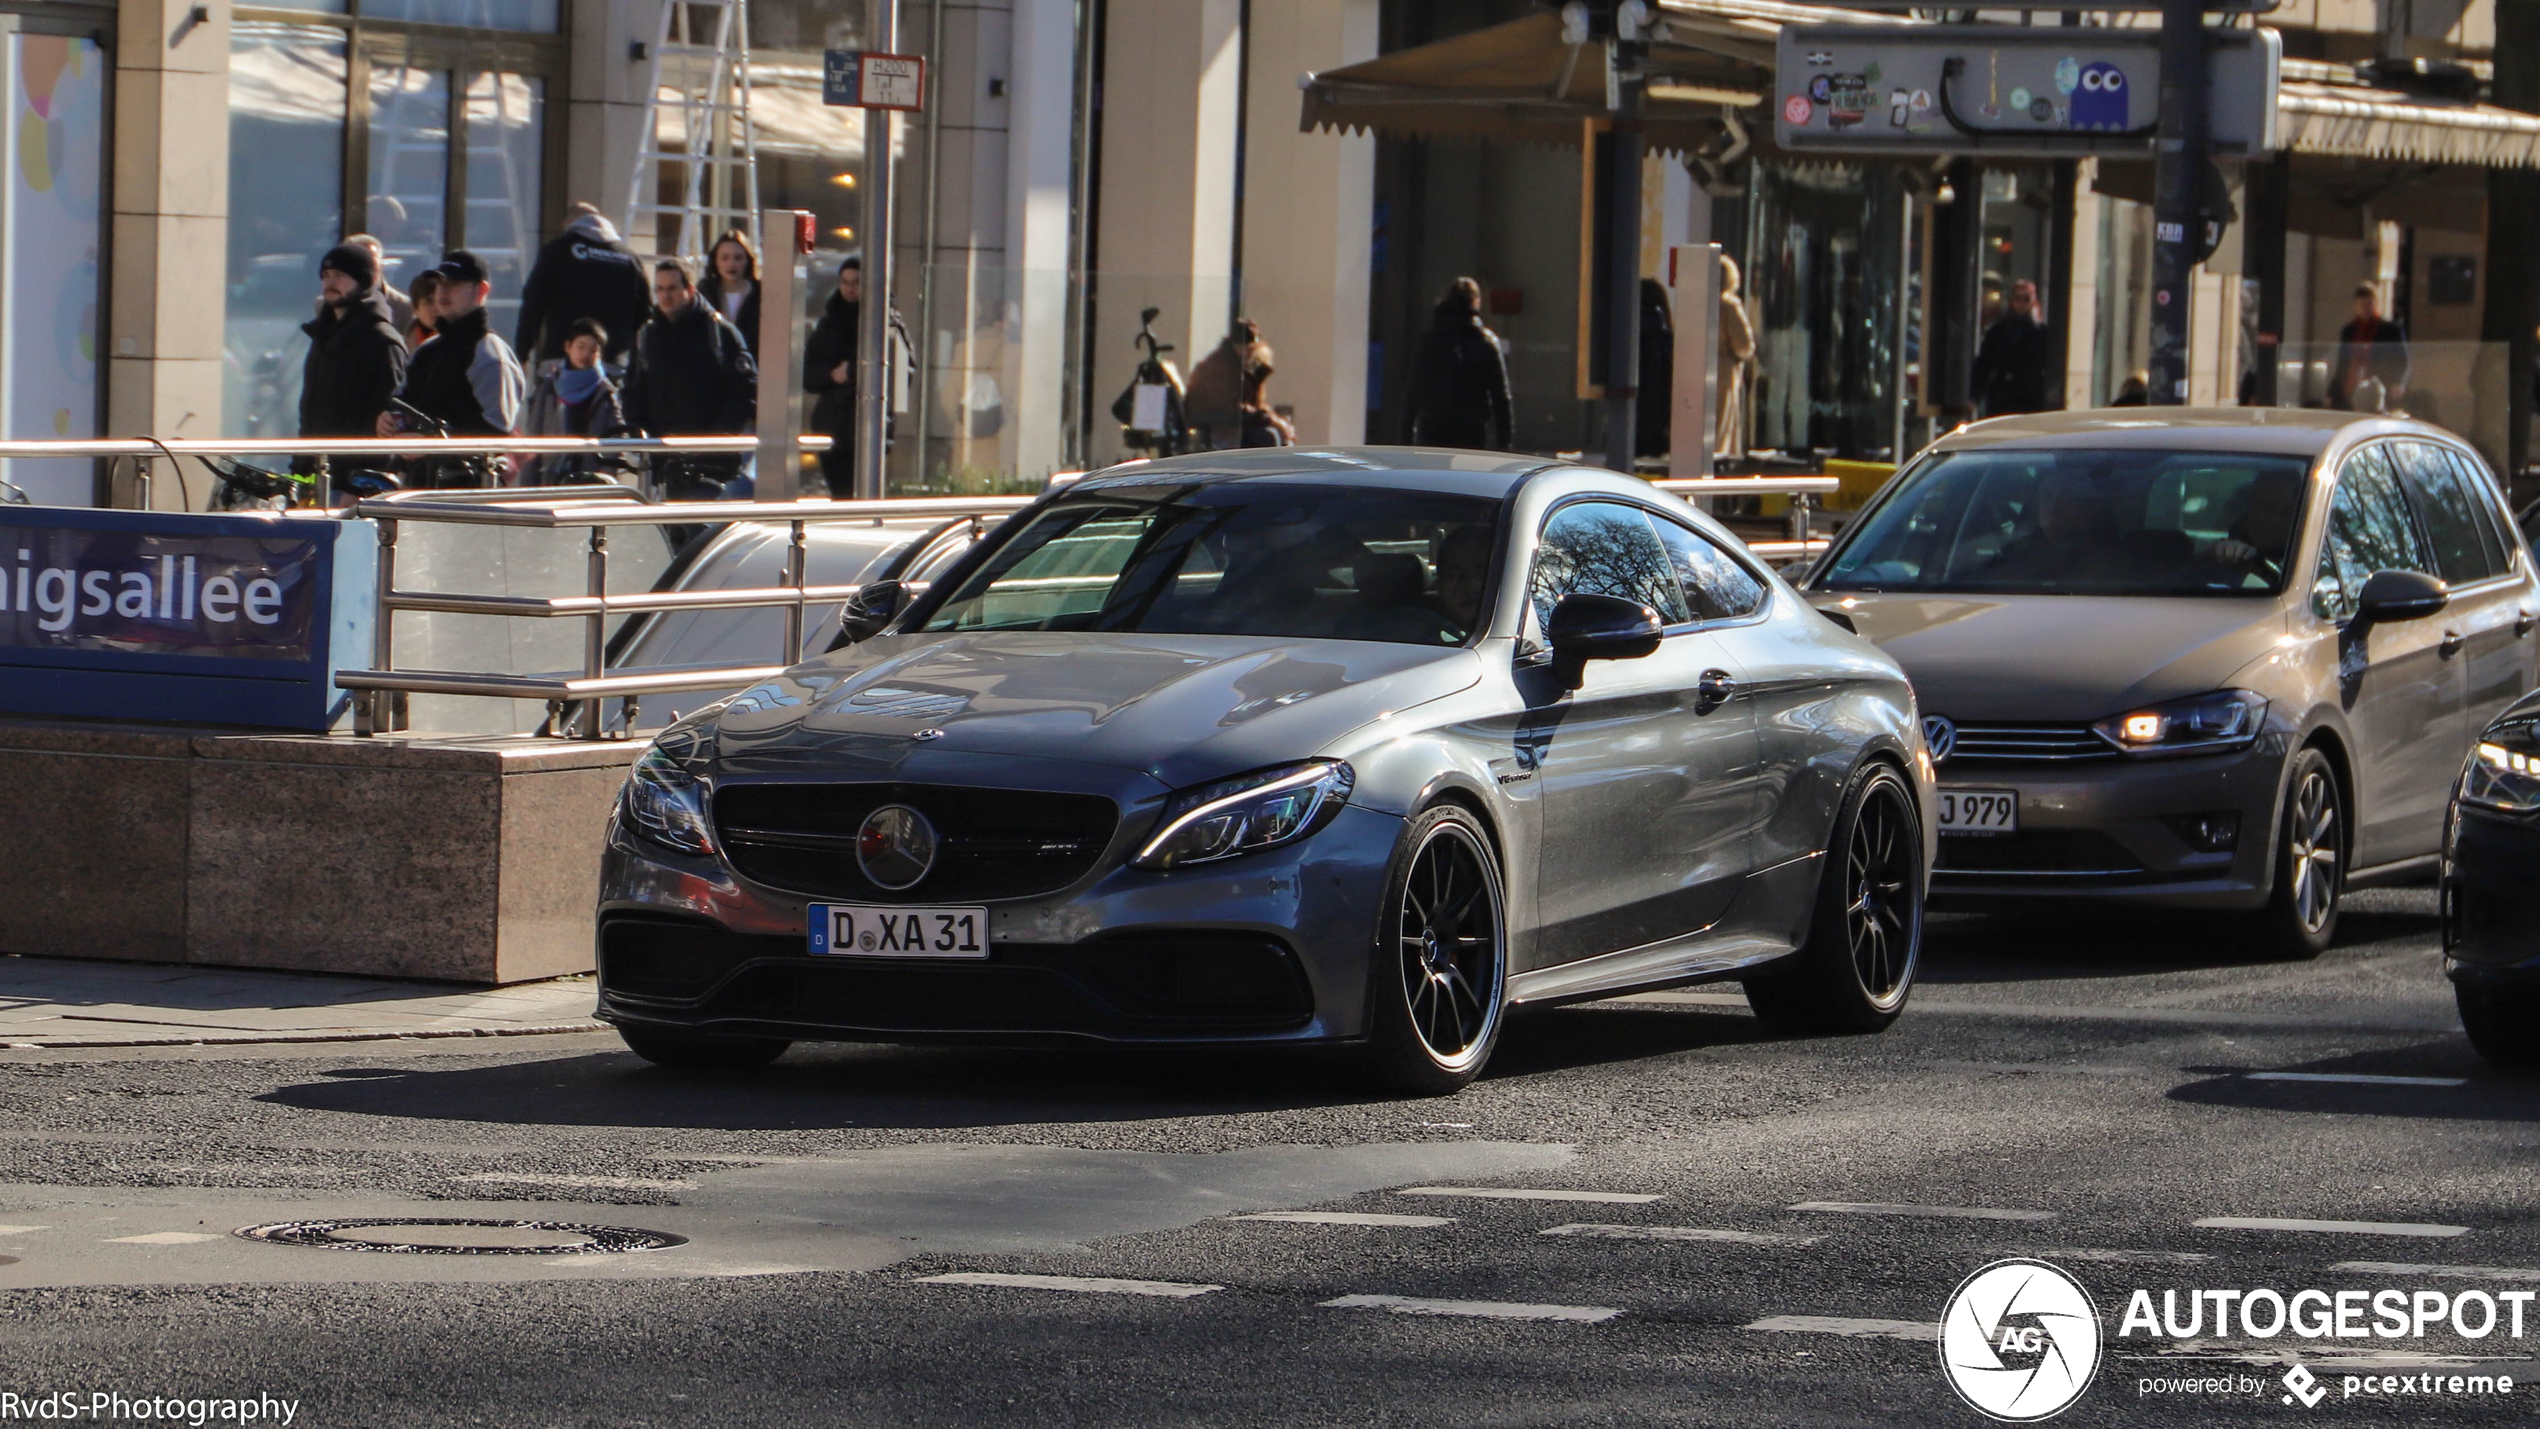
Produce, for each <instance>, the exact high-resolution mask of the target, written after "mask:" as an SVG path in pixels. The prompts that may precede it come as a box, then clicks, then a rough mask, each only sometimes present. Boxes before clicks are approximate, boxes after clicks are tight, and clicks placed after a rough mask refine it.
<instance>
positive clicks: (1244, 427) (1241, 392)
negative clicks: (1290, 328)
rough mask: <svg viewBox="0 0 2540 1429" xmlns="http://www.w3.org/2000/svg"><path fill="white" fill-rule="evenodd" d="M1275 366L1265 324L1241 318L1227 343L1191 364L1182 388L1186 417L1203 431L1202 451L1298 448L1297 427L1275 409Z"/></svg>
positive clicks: (1201, 439) (1200, 432)
mask: <svg viewBox="0 0 2540 1429" xmlns="http://www.w3.org/2000/svg"><path fill="white" fill-rule="evenodd" d="M1273 362H1274V357H1273V354H1272V353H1271V351H1270V344H1268V343H1266V342H1264V341H1262V340H1261V325H1260V324H1259V323H1256V322H1254V321H1253V320H1252V319H1250V318H1237V319H1235V325H1234V327H1233V328H1232V329H1231V330H1229V331H1228V332H1227V334H1226V337H1225V339H1224V340H1223V341H1221V342H1219V343H1218V344H1217V346H1216V347H1215V348H1214V349H1212V350H1211V351H1210V352H1209V354H1208V355H1207V356H1206V357H1203V358H1201V359H1200V360H1199V361H1198V363H1196V364H1195V365H1193V366H1192V368H1191V375H1190V378H1189V379H1188V380H1187V381H1186V382H1185V383H1184V384H1183V388H1182V419H1183V421H1185V422H1187V423H1188V424H1189V425H1190V426H1192V427H1193V428H1196V429H1197V430H1198V432H1199V434H1200V442H1201V446H1202V448H1203V449H1205V450H1222V449H1224V448H1227V447H1285V446H1294V445H1295V444H1296V429H1295V428H1294V427H1292V426H1290V425H1289V424H1288V420H1287V419H1286V418H1285V417H1282V416H1280V415H1279V413H1278V410H1277V409H1276V408H1274V407H1272V406H1271V405H1270V398H1269V392H1268V384H1269V381H1270V374H1271V373H1273V372H1275V371H1277V370H1278V369H1277V368H1276V367H1275V366H1273Z"/></svg>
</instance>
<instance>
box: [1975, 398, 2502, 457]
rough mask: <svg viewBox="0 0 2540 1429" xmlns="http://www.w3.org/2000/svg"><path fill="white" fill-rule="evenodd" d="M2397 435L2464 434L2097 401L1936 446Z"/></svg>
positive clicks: (2218, 443) (2265, 441)
mask: <svg viewBox="0 0 2540 1429" xmlns="http://www.w3.org/2000/svg"><path fill="white" fill-rule="evenodd" d="M2397 435H2409V436H2424V437H2436V438H2441V439H2444V440H2450V441H2458V440H2459V438H2457V437H2454V436H2453V435H2452V434H2451V433H2449V432H2446V431H2444V430H2443V429H2442V428H2440V427H2433V426H2428V425H2427V424H2425V423H2423V422H2412V421H2409V420H2407V419H2405V418H2400V417H2383V416H2378V415H2375V414H2373V413H2369V412H2333V411H2327V410H2324V409H2321V408H2315V407H2097V408H2089V409H2085V410H2082V411H2076V412H2039V413H2035V414H2033V415H2030V416H2022V417H1996V418H1994V419H1992V420H1990V421H1984V422H1977V423H1975V424H1973V425H1971V426H1966V427H1962V428H1960V429H1958V430H1957V431H1955V432H1952V433H1950V434H1949V435H1948V436H1946V437H1943V438H1941V439H1940V440H1939V441H1937V442H1934V443H1933V444H1932V449H1933V450H1934V451H1981V450H1984V449H1985V448H1988V447H2083V448H2101V449H2105V448H2111V447H2114V448H2123V449H2135V450H2144V449H2160V448H2175V449H2177V450H2181V451H2228V452H2253V453H2256V452H2266V453H2275V454H2279V455H2284V456H2305V457H2315V456H2318V455H2319V454H2320V453H2322V452H2324V451H2327V450H2328V449H2329V448H2330V447H2333V446H2336V445H2338V444H2339V443H2340V442H2342V441H2346V440H2351V439H2358V438H2361V437H2366V436H2397Z"/></svg>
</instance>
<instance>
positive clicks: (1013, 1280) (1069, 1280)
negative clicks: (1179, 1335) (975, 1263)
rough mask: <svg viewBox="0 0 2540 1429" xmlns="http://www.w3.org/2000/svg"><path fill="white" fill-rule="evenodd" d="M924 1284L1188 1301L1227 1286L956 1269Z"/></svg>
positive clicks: (923, 1278) (924, 1278)
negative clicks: (1157, 1297) (987, 1286)
mask: <svg viewBox="0 0 2540 1429" xmlns="http://www.w3.org/2000/svg"><path fill="white" fill-rule="evenodd" d="M917 1283H918V1284H920V1285H992V1286H998V1287H1002V1288H1004V1289H1009V1290H1072V1291H1074V1292H1076V1293H1077V1294H1079V1295H1157V1296H1162V1297H1164V1298H1165V1299H1168V1300H1188V1299H1191V1298H1192V1297H1194V1296H1198V1295H1205V1294H1207V1293H1208V1292H1210V1291H1212V1290H1223V1289H1225V1288H1226V1287H1225V1286H1223V1285H1187V1284H1184V1283H1182V1282H1181V1281H1178V1280H1104V1279H1101V1278H1098V1277H1095V1276H1090V1275H993V1274H989V1273H987V1272H984V1271H972V1270H964V1271H956V1272H954V1273H953V1274H951V1275H927V1276H921V1277H919V1279H918V1282H917Z"/></svg>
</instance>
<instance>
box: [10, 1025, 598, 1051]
mask: <svg viewBox="0 0 2540 1429" xmlns="http://www.w3.org/2000/svg"><path fill="white" fill-rule="evenodd" d="M608 1030H609V1024H607V1023H605V1022H553V1023H547V1024H544V1025H541V1026H537V1027H432V1028H424V1029H421V1030H418V1031H413V1032H390V1031H373V1030H366V1029H361V1028H346V1029H344V1030H342V1031H332V1032H241V1033H238V1034H236V1035H235V1036H212V1037H123V1038H117V1039H115V1040H113V1041H89V1040H86V1039H64V1038H58V1037H56V1038H44V1039H40V1040H37V1041H31V1042H0V1052H40V1051H77V1050H79V1049H81V1048H85V1047H254V1046H262V1045H268V1044H275V1043H290V1042H421V1041H430V1040H437V1039H441V1038H448V1037H552V1036H556V1035H559V1034H562V1033H569V1032H606V1031H608Z"/></svg>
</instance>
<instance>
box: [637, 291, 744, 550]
mask: <svg viewBox="0 0 2540 1429" xmlns="http://www.w3.org/2000/svg"><path fill="white" fill-rule="evenodd" d="M653 311H654V316H653V320H652V321H651V322H648V323H646V324H645V325H644V330H643V332H642V333H641V334H639V335H638V336H637V337H636V339H635V365H634V367H633V368H632V369H631V370H630V372H629V373H628V375H627V379H626V421H627V424H628V425H629V426H631V427H633V428H635V429H637V430H639V431H641V432H643V433H644V434H646V435H647V436H655V437H694V436H715V435H733V434H738V433H743V432H747V431H749V430H750V426H751V423H752V422H754V421H755V420H756V419H757V412H758V364H757V363H756V362H755V361H753V360H752V359H751V357H750V348H749V344H748V343H746V342H744V341H742V338H741V333H740V330H739V329H738V328H735V327H734V326H733V325H732V324H731V322H730V321H729V320H727V319H726V318H725V317H724V316H723V314H721V313H719V312H716V311H715V310H714V309H713V308H711V307H709V306H707V304H706V302H705V300H704V298H703V297H702V296H701V295H700V294H699V293H698V291H697V284H696V279H695V277H694V276H693V275H692V274H691V273H690V271H689V268H688V264H687V262H686V261H685V260H683V259H678V258H665V259H663V260H662V261H661V262H660V263H658V264H655V265H654V267H653ZM741 462H742V458H741V457H739V456H724V455H719V454H718V455H713V456H687V457H675V458H672V459H671V460H670V461H669V462H668V463H667V467H668V471H667V474H666V476H665V479H664V481H663V486H664V487H665V494H666V495H667V496H669V498H670V499H671V500H674V501H710V500H712V499H714V498H715V497H717V496H719V495H721V494H722V491H723V485H724V483H725V482H727V481H729V480H730V479H731V478H732V477H734V476H736V475H738V474H739V473H740V470H741Z"/></svg>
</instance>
